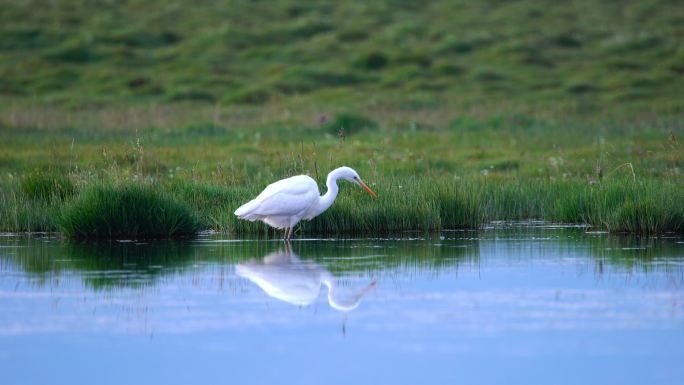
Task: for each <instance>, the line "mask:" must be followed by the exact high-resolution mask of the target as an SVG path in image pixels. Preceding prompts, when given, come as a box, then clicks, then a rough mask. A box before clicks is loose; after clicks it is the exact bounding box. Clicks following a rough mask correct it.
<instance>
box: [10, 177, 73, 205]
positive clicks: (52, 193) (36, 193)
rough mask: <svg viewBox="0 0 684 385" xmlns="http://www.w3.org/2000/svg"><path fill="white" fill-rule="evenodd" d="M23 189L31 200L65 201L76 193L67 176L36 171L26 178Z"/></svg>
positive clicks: (22, 183)
mask: <svg viewBox="0 0 684 385" xmlns="http://www.w3.org/2000/svg"><path fill="white" fill-rule="evenodd" d="M21 189H22V191H23V192H24V194H25V195H27V196H28V197H29V198H31V199H40V200H50V199H52V198H58V199H62V200H63V199H65V198H67V197H70V196H72V195H73V194H74V192H75V191H76V188H75V186H74V184H73V182H72V181H71V179H69V177H68V176H67V175H64V174H61V173H55V172H47V171H35V172H32V173H30V174H27V175H26V176H24V178H23V179H22V181H21Z"/></svg>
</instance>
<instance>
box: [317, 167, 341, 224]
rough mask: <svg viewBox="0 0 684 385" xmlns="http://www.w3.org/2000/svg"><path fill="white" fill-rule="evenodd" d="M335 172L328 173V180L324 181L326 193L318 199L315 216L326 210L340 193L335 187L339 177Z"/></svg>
mask: <svg viewBox="0 0 684 385" xmlns="http://www.w3.org/2000/svg"><path fill="white" fill-rule="evenodd" d="M335 171H337V170H333V171H332V172H330V174H328V179H327V180H326V181H325V185H326V186H327V187H328V191H327V192H326V193H325V194H324V195H323V196H321V197H320V199H319V201H318V212H317V213H316V215H318V214H320V213H322V212H323V211H325V210H327V209H328V207H330V206H331V205H332V204H333V202H335V198H337V193H338V192H339V191H340V188H339V187H338V186H337V180H338V179H339V176H338V175H337V173H336V172H335Z"/></svg>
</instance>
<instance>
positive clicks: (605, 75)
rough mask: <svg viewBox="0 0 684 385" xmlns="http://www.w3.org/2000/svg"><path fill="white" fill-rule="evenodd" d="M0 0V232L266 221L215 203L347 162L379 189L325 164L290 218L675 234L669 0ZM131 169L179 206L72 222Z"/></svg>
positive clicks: (677, 86)
mask: <svg viewBox="0 0 684 385" xmlns="http://www.w3.org/2000/svg"><path fill="white" fill-rule="evenodd" d="M2 5H3V9H4V11H3V12H2V13H1V16H0V18H2V27H0V28H1V29H0V32H1V33H0V59H1V60H0V101H1V102H2V103H0V173H1V175H2V179H1V180H0V199H1V201H0V229H2V230H4V231H38V230H42V231H45V230H47V231H54V230H59V231H62V232H64V233H65V234H72V235H74V234H76V233H79V231H80V234H81V236H86V235H84V234H90V235H88V236H87V237H107V236H105V235H103V234H112V232H114V233H116V234H117V235H115V237H125V236H132V237H145V236H155V237H159V236H162V237H164V236H172V235H174V234H187V233H191V232H192V231H195V229H198V228H206V229H216V230H221V231H227V232H230V233H234V234H241V233H246V232H267V231H268V229H267V227H266V225H263V224H258V223H248V222H243V221H238V220H236V219H235V218H234V217H233V214H232V213H233V211H234V210H235V208H236V207H238V206H239V205H240V204H241V203H244V202H245V201H247V200H249V199H251V198H252V197H253V196H255V195H256V194H258V192H259V191H260V190H261V189H262V188H263V187H265V186H266V185H267V184H268V183H270V182H272V181H274V180H277V179H280V178H283V177H286V176H290V175H294V174H299V173H306V174H309V175H311V176H313V177H314V178H315V179H317V180H318V181H319V182H321V187H322V188H324V186H323V182H324V180H325V176H326V174H327V173H328V172H329V171H330V170H332V169H333V168H335V167H338V166H340V165H347V166H351V167H354V168H355V169H357V171H359V173H360V174H361V176H362V177H363V178H364V179H365V180H367V181H368V182H369V184H370V185H371V187H373V188H374V189H375V190H376V191H378V193H379V198H378V199H377V200H372V199H371V198H370V197H368V196H367V195H364V194H363V192H362V191H360V190H359V189H355V188H353V186H351V185H349V186H346V185H344V186H343V187H342V193H341V195H340V197H339V199H338V202H336V203H335V204H334V205H333V207H332V208H331V209H330V211H328V212H326V213H324V214H323V215H322V216H320V217H319V218H316V219H315V220H314V221H312V222H309V223H305V224H303V226H302V231H304V232H307V233H326V234H337V233H352V232H361V233H373V232H393V231H405V230H425V231H431V230H440V229H452V228H479V227H481V226H482V225H484V224H486V223H487V222H489V221H492V220H523V219H544V220H548V221H555V222H566V223H588V224H591V225H594V226H596V227H597V228H599V229H605V230H609V231H613V232H627V233H638V234H664V233H672V232H675V233H682V232H684V203H683V202H684V189H683V188H682V187H684V182H682V167H684V151H683V150H684V148H683V146H684V144H683V143H682V140H684V139H682V138H683V137H684V129H683V128H682V126H683V124H684V76H683V74H684V44H683V43H682V41H684V27H682V26H684V7H682V6H680V5H679V4H678V3H677V2H674V1H643V2H638V3H629V4H625V3H624V2H617V1H615V2H613V1H606V2H588V1H587V2H584V1H576V2H568V3H562V4H561V3H556V2H545V1H517V2H448V1H437V2H430V3H429V4H423V3H418V2H416V3H412V2H393V1H385V2H374V3H372V4H364V3H358V2H341V3H332V2H330V3H327V2H317V3H311V4H301V3H297V2H279V3H277V4H273V3H266V2H241V1H238V2H230V3H214V2H203V1H196V2H180V1H171V2H156V1H145V2H143V1H128V2H125V3H119V2H108V1H103V2H88V1H82V2H81V1H58V2H53V3H50V4H49V5H43V6H36V4H34V3H32V2H26V3H23V2H22V3H15V2H4V3H3V4H2ZM132 186H139V189H137V190H136V189H135V188H133V190H135V191H137V192H133V194H141V195H136V196H135V198H132V199H129V200H128V201H127V202H129V201H130V202H149V201H148V199H151V200H153V201H154V202H163V203H159V204H160V205H163V206H164V207H166V208H167V209H168V210H169V211H168V212H173V213H177V214H178V213H184V214H178V215H180V216H174V215H170V216H169V217H166V219H167V220H166V221H164V224H162V223H157V224H156V225H155V226H156V228H157V229H159V230H160V231H157V232H154V231H152V232H140V231H138V230H135V231H133V230H131V231H125V230H126V229H140V228H144V227H145V226H147V225H146V224H143V223H142V222H145V220H144V219H135V220H133V221H132V222H131V221H129V220H128V219H126V220H122V222H121V224H120V226H119V227H117V228H118V229H120V230H116V229H115V227H111V226H110V227H109V228H107V229H103V228H99V227H98V226H96V225H93V226H94V227H91V229H92V228H99V230H98V231H97V232H96V233H97V234H98V235H94V234H95V233H93V232H89V230H82V231H81V230H79V231H74V229H77V228H81V227H79V224H81V223H82V222H88V220H86V217H90V218H91V220H90V222H89V223H94V222H93V220H92V218H95V217H97V216H98V212H96V211H93V210H95V209H93V208H92V207H95V206H97V207H99V206H98V205H96V204H95V203H93V202H91V203H90V206H89V205H88V204H87V202H88V199H91V200H92V199H95V198H92V197H95V196H104V195H102V194H111V193H112V192H113V191H115V192H127V191H128V192H130V191H131V188H132ZM114 194H115V195H116V194H117V193H114ZM107 196H110V198H107V199H105V200H107V201H108V202H112V201H116V199H114V198H113V197H112V196H111V195H107ZM103 199H104V198H103ZM121 202H122V201H121ZM120 204H121V205H126V204H124V203H120ZM143 206H148V205H147V204H143ZM134 207H137V206H135V203H134V204H133V206H131V210H132V211H135V210H136V209H134ZM171 207H173V208H171ZM122 209H125V208H124V207H123V206H122ZM108 210H109V209H108ZM109 211H111V210H109ZM78 213H80V214H78ZM83 213H88V215H85V214H83ZM80 215H82V217H81V216H80ZM145 217H146V214H145V215H142V214H141V216H138V217H135V218H145ZM119 219H121V218H119ZM179 221H180V222H182V223H184V224H186V225H187V228H186V227H183V229H185V230H182V231H178V233H176V232H175V231H172V230H174V229H176V228H177V227H178V223H179ZM107 223H110V222H107ZM110 224H111V223H110ZM136 224H137V225H136ZM112 226H113V225H112ZM136 226H137V227H136ZM70 229H71V230H70ZM112 236H114V235H112Z"/></svg>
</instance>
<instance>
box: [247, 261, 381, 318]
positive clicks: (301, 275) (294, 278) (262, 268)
mask: <svg viewBox="0 0 684 385" xmlns="http://www.w3.org/2000/svg"><path fill="white" fill-rule="evenodd" d="M235 272H236V273H237V275H239V276H241V277H244V278H247V279H249V280H250V281H252V282H254V283H256V284H257V285H258V286H259V287H260V288H261V289H262V290H263V291H265V292H266V294H268V295H269V296H271V297H273V298H276V299H279V300H281V301H284V302H287V303H291V304H293V305H297V306H307V305H310V304H312V303H313V302H314V301H315V300H316V298H318V295H319V293H320V291H321V284H323V285H325V286H327V288H328V303H329V304H330V307H332V308H333V309H336V310H340V311H344V312H348V311H351V310H354V309H356V307H358V306H359V303H360V302H361V298H363V296H364V295H366V293H368V291H369V290H371V289H372V288H373V287H375V284H376V282H377V281H376V280H373V281H372V282H371V283H370V284H369V285H367V286H366V287H364V288H362V289H359V290H348V289H347V288H344V287H339V286H338V285H337V280H336V279H335V277H333V275H332V274H330V272H329V271H328V270H326V269H325V268H323V267H322V266H320V265H319V264H317V263H315V262H313V261H302V260H300V259H299V256H298V255H297V254H295V253H293V252H292V251H291V250H289V248H287V249H285V250H280V251H276V252H274V253H271V254H268V255H266V256H265V257H264V258H263V260H262V261H251V262H246V263H241V264H238V265H236V266H235ZM343 328H344V325H343Z"/></svg>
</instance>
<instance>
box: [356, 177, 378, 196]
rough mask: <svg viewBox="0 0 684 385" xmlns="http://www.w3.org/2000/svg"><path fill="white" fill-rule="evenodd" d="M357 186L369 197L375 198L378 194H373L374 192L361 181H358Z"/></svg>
mask: <svg viewBox="0 0 684 385" xmlns="http://www.w3.org/2000/svg"><path fill="white" fill-rule="evenodd" d="M359 186H361V187H362V188H363V189H364V190H366V191H367V192H368V193H369V194H370V195H372V196H373V198H377V197H378V194H376V193H375V191H373V190H371V189H370V187H368V186H367V185H366V184H365V183H363V181H362V180H359Z"/></svg>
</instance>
